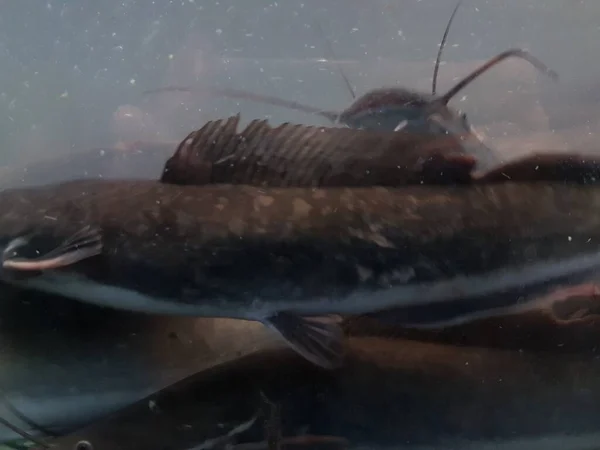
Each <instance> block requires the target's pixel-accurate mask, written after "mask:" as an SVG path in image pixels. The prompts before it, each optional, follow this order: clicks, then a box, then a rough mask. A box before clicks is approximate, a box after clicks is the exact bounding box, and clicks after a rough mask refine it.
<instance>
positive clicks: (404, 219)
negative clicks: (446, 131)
mask: <svg viewBox="0 0 600 450" xmlns="http://www.w3.org/2000/svg"><path fill="white" fill-rule="evenodd" d="M0 211H2V214H1V215H0V245H3V248H4V251H3V256H2V268H3V270H2V277H3V279H4V280H6V281H8V282H11V283H14V284H17V285H19V286H23V287H26V288H32V289H37V290H40V291H43V292H48V293H54V294H59V295H62V296H65V297H70V298H73V299H77V300H79V301H83V302H88V303H95V304H98V305H102V306H106V307H112V308H119V309H126V310H131V311H140V312H145V313H157V314H175V315H192V316H206V317H229V318H237V319H246V320H256V321H260V322H262V323H265V324H266V325H268V326H270V327H271V328H274V329H276V330H277V331H278V332H279V333H281V335H282V336H283V337H284V339H285V340H287V342H288V343H289V344H290V345H291V346H292V347H293V348H294V349H295V350H296V351H298V352H299V353H300V354H302V355H303V356H304V357H306V358H307V359H309V360H310V361H312V362H314V363H316V364H318V365H321V366H324V367H335V366H337V365H338V364H339V363H340V361H341V356H342V355H343V345H342V337H343V333H342V332H341V328H340V327H339V324H338V323H337V321H336V320H334V319H335V318H334V316H333V315H354V314H365V313H371V312H377V311H382V310H385V309H389V308H396V314H398V311H399V310H398V308H400V310H401V309H402V308H405V309H406V310H407V311H409V310H410V309H411V308H415V307H417V308H421V309H422V308H428V309H430V310H431V311H437V310H439V308H440V307H442V308H456V310H460V309H461V308H466V307H468V308H471V309H473V308H479V307H480V308H481V309H485V310H486V311H487V313H488V314H489V313H490V311H494V310H500V311H505V310H507V309H511V310H515V309H518V308H527V306H528V305H529V304H530V303H531V302H535V299H538V298H540V297H543V296H544V295H546V294H549V293H551V292H554V291H555V290H556V289H558V288H561V287H563V286H570V285H574V284H579V283H583V282H587V281H589V280H594V279H595V278H597V277H598V274H600V252H599V249H600V187H597V186H575V185H564V184H558V183H557V184H541V183H531V184H527V183H501V184H495V185H486V184H482V185H471V186H452V187H448V186H443V187H436V186H418V187H417V186H406V187H402V188H393V189H391V188H375V187H372V188H329V189H317V188H283V189H282V188H258V187H252V186H244V185H209V186H178V185H170V184H165V183H160V182H155V181H100V180H86V181H73V182H69V183H63V184H59V185H53V186H48V187H45V188H43V189H21V190H11V191H4V192H1V193H0ZM329 315H332V316H331V317H328V316H329ZM433 315H434V317H433V318H432V320H435V321H438V320H439V317H438V315H437V312H436V313H435V314H433ZM396 317H398V315H396ZM407 317H408V318H409V319H410V314H407ZM409 319H407V320H408V321H410V320H409ZM419 321H420V323H422V322H423V318H422V315H421V316H420V317H419Z"/></svg>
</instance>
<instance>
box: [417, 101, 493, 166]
mask: <svg viewBox="0 0 600 450" xmlns="http://www.w3.org/2000/svg"><path fill="white" fill-rule="evenodd" d="M427 121H428V122H429V123H430V124H431V125H433V126H434V127H435V128H437V132H438V133H439V134H447V135H450V136H454V137H456V138H457V139H460V141H461V145H462V147H463V148H464V150H465V153H467V154H469V155H472V156H475V157H476V158H477V165H478V166H481V165H483V166H487V165H491V164H494V163H497V162H498V158H497V157H496V156H495V154H494V151H493V150H492V149H491V148H489V147H488V146H487V145H485V143H484V142H483V140H482V138H481V137H480V136H479V135H478V134H477V133H476V132H475V129H474V128H473V126H472V125H471V124H470V123H469V122H468V120H467V116H466V114H464V113H460V112H454V111H451V110H450V109H449V108H443V109H441V110H437V111H433V112H432V113H431V114H430V115H429V116H427Z"/></svg>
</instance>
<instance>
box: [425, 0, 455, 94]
mask: <svg viewBox="0 0 600 450" xmlns="http://www.w3.org/2000/svg"><path fill="white" fill-rule="evenodd" d="M461 3H462V0H458V2H457V3H456V6H455V7H454V11H452V15H451V16H450V20H448V24H447V25H446V30H445V31H444V35H443V36H442V41H441V42H440V48H439V49H438V53H437V58H436V59H435V66H434V67H433V80H432V82H431V94H432V95H435V93H436V89H437V77H438V72H439V70H440V61H441V59H442V52H443V51H444V47H445V46H446V39H447V38H448V32H449V31H450V26H451V25H452V21H453V20H454V16H455V15H456V12H457V11H458V7H459V6H460V4H461Z"/></svg>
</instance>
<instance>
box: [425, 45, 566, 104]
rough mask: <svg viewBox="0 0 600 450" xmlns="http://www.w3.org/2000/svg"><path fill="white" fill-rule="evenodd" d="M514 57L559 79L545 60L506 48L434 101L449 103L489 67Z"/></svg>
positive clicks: (520, 50) (518, 50)
mask: <svg viewBox="0 0 600 450" xmlns="http://www.w3.org/2000/svg"><path fill="white" fill-rule="evenodd" d="M513 57H516V58H521V59H524V60H525V61H527V62H529V63H530V64H531V65H532V66H533V67H535V68H536V69H537V70H539V71H540V72H542V73H543V74H544V75H546V76H548V77H550V78H551V79H553V80H555V81H556V80H558V74H557V73H556V72H555V71H554V70H552V69H550V68H548V66H546V65H545V64H544V63H543V62H541V61H540V60H539V59H537V58H536V57H535V56H533V55H532V54H530V53H529V52H527V51H526V50H523V49H520V48H513V49H510V50H506V51H504V52H502V53H500V54H498V55H496V56H494V57H493V58H490V59H489V60H488V61H486V62H485V63H483V64H482V65H481V66H479V67H478V68H477V69H475V70H474V71H473V72H471V73H470V74H469V75H467V76H466V77H464V78H463V79H462V80H460V81H459V82H458V83H456V84H455V85H454V87H452V88H451V89H450V90H449V91H448V92H446V93H445V94H444V95H443V96H442V97H440V98H439V99H437V100H436V101H435V102H434V103H437V104H441V105H447V104H448V102H449V101H450V99H452V97H454V96H455V95H456V94H458V93H459V92H460V91H461V90H462V89H464V88H465V87H466V86H468V85H469V84H470V83H471V82H472V81H473V80H475V79H476V78H478V77H479V76H480V75H482V74H484V73H485V72H487V71H488V70H489V69H491V68H492V67H494V66H495V65H497V64H499V63H501V62H502V61H504V60H505V59H507V58H513Z"/></svg>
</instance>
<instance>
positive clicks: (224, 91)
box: [142, 86, 339, 122]
mask: <svg viewBox="0 0 600 450" xmlns="http://www.w3.org/2000/svg"><path fill="white" fill-rule="evenodd" d="M163 92H188V93H192V92H200V90H198V89H192V88H188V87H182V86H166V87H162V88H156V89H149V90H146V91H144V92H142V95H152V94H159V93H163ZM206 92H208V93H210V94H211V95H222V96H224V97H227V98H232V99H242V100H252V101H256V102H260V103H266V104H269V105H274V106H281V107H283V108H288V109H293V110H295V111H300V112H304V113H307V114H313V115H318V116H321V117H325V118H326V119H329V120H330V121H332V122H335V121H336V120H337V118H338V116H339V113H337V112H334V111H324V110H322V109H319V108H315V107H312V106H307V105H303V104H302V103H298V102H295V101H291V100H283V99H281V98H279V97H274V96H270V95H262V94H254V93H252V92H247V91H244V90H241V89H232V88H211V89H208V90H207V91H206Z"/></svg>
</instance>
